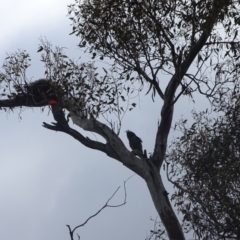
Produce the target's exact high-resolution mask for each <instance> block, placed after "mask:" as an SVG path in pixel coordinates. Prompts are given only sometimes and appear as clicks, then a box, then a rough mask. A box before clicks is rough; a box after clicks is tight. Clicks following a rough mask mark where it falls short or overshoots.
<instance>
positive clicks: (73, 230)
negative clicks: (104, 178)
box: [67, 174, 135, 240]
mask: <svg viewBox="0 0 240 240" xmlns="http://www.w3.org/2000/svg"><path fill="white" fill-rule="evenodd" d="M134 175H135V174H134ZM134 175H132V176H130V177H129V178H128V179H127V180H125V181H124V201H123V203H121V204H118V205H109V204H108V203H109V202H110V201H111V200H112V198H113V197H114V196H115V194H116V193H117V192H118V190H119V189H120V186H119V187H118V188H117V189H116V191H115V192H114V193H113V194H112V196H111V197H110V198H109V199H108V200H107V202H106V203H105V204H104V205H103V206H102V208H100V209H99V210H98V211H97V212H96V213H95V214H93V215H91V216H90V217H89V218H87V220H86V221H85V222H84V223H82V224H80V225H78V226H76V227H75V228H73V229H71V227H70V225H67V227H68V230H69V234H70V237H71V240H74V237H73V234H74V232H75V231H76V230H77V229H78V228H80V227H83V226H84V225H86V224H87V223H88V221H89V220H90V219H92V218H94V217H96V216H97V215H98V214H99V213H100V212H101V211H102V210H103V209H105V208H107V207H121V206H123V205H125V204H126V203H127V190H126V183H127V181H128V180H129V179H130V178H132V177H133V176H134ZM78 238H80V236H79V235H78Z"/></svg>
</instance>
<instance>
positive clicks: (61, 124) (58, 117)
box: [48, 100, 69, 131]
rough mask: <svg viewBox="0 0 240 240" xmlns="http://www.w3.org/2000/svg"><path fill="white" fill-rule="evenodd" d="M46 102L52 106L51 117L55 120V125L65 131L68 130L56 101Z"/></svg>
mask: <svg viewBox="0 0 240 240" xmlns="http://www.w3.org/2000/svg"><path fill="white" fill-rule="evenodd" d="M48 104H49V105H50V106H51V108H52V113H53V117H54V119H55V120H56V122H57V126H59V127H61V128H62V129H63V130H65V131H68V130H69V126H68V122H67V120H66V118H65V115H64V112H63V110H62V108H61V107H60V106H59V104H58V102H57V101H56V100H49V101H48Z"/></svg>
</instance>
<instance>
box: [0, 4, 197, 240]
mask: <svg viewBox="0 0 240 240" xmlns="http://www.w3.org/2000/svg"><path fill="white" fill-rule="evenodd" d="M73 2H74V1H73V0H72V1H71V0H62V1H58V0H44V1H43V0H41V1H32V0H22V1H17V0H9V1H1V2H0V9H1V15H0V23H1V31H0V46H1V51H0V61H1V64H2V63H3V60H4V58H5V57H6V53H12V52H14V51H16V50H17V49H25V50H27V52H28V53H29V54H30V56H31V58H32V66H31V68H30V69H29V71H28V78H29V79H30V78H33V79H38V78H41V77H43V76H44V75H43V73H44V69H43V65H42V64H41V62H40V61H39V59H40V54H39V53H37V49H38V46H39V43H40V42H39V38H40V37H46V38H47V39H48V40H49V41H50V42H51V43H52V44H53V45H57V46H62V47H66V48H67V49H66V53H67V54H68V55H70V56H71V57H73V58H74V59H78V58H79V57H81V61H89V57H88V56H87V55H84V53H83V51H82V50H80V49H79V48H78V47H77V46H76V45H77V44H78V39H77V38H76V37H74V36H69V33H70V32H71V27H70V21H69V20H68V18H67V16H66V15H67V5H68V4H70V3H73ZM164 78H165V79H164V80H168V79H169V78H170V76H165V77H164ZM160 106H161V101H158V100H157V101H156V102H155V103H152V101H151V100H150V97H149V96H147V97H143V98H141V99H140V106H138V107H137V108H136V110H135V111H132V112H129V113H128V114H127V115H126V117H125V118H124V121H123V127H122V132H121V134H120V137H121V138H122V140H123V142H124V143H125V144H126V145H127V146H128V141H127V138H126V135H125V132H124V131H126V130H128V129H130V130H132V131H134V132H135V133H136V134H137V135H138V136H139V137H141V138H142V140H143V145H144V148H146V149H147V150H148V152H151V151H152V149H153V146H154V138H155V135H156V129H157V122H158V119H159V116H160V112H159V109H160ZM192 107H194V105H193V103H192V102H190V101H189V100H188V99H187V98H184V99H183V100H181V101H180V102H179V103H178V104H177V105H176V112H175V115H174V119H179V118H180V117H181V116H182V115H183V116H189V113H190V111H191V109H192ZM21 117H22V120H20V119H19V111H15V112H14V113H11V114H8V115H6V113H5V112H4V111H1V112H0V128H1V138H0V212H1V214H0V226H1V227H0V239H11V240H32V239H34V240H46V239H49V240H50V239H51V240H59V239H70V238H69V233H68V229H67V227H66V224H70V225H71V226H72V227H75V226H76V225H78V224H81V223H83V222H84V221H85V220H86V219H87V218H88V217H89V216H90V215H92V214H94V213H95V212H96V211H98V209H100V208H101V207H102V206H103V205H104V204H105V202H106V201H107V199H108V198H109V197H110V196H111V195H112V193H113V192H114V191H115V190H116V188H117V187H118V186H119V185H122V186H123V181H124V180H126V179H127V178H128V177H129V176H131V175H132V174H133V173H132V172H131V171H130V170H128V169H127V168H125V167H124V166H123V165H121V164H120V163H119V162H117V161H115V160H113V159H110V158H108V157H107V156H106V155H105V154H103V153H101V152H97V151H93V150H90V149H87V148H86V147H84V146H82V145H81V144H80V143H78V142H77V141H76V140H75V139H73V138H71V137H70V136H68V135H66V134H64V133H59V132H53V131H49V130H47V129H45V128H43V127H42V126H41V125H42V122H43V121H45V122H51V121H53V117H52V115H51V114H49V111H48V109H47V108H46V109H45V111H44V113H41V112H40V109H34V110H32V109H26V110H24V111H23V112H22V113H21ZM78 130H79V131H80V132H81V133H84V132H83V131H82V130H81V129H78ZM84 134H85V133H84ZM94 137H97V136H94V135H92V138H94ZM172 137H173V136H172V134H171V136H170V138H172ZM167 186H169V185H168V184H167ZM167 190H168V191H169V192H171V189H169V188H168V187H167ZM123 199H124V192H123V188H121V189H120V191H119V192H118V194H117V195H116V196H115V197H114V199H113V201H112V202H111V203H112V204H114V203H116V204H119V203H121V202H122V201H123ZM156 216H157V213H156V210H155V208H154V206H153V203H152V200H151V197H150V194H149V192H148V189H147V187H146V184H145V182H144V181H143V180H142V179H141V178H140V177H138V176H134V177H133V178H132V179H131V180H129V182H128V183H127V204H126V205H125V206H123V207H120V208H108V209H105V210H104V211H103V212H101V213H100V214H99V215H98V216H97V217H95V218H94V219H92V220H91V221H90V222H89V223H88V224H87V225H86V226H85V227H83V228H80V229H79V230H78V231H77V232H78V233H79V234H80V235H81V239H83V240H94V239H115V240H122V239H145V237H146V236H147V235H148V234H149V230H150V229H153V223H152V222H151V221H150V217H153V218H155V217H156Z"/></svg>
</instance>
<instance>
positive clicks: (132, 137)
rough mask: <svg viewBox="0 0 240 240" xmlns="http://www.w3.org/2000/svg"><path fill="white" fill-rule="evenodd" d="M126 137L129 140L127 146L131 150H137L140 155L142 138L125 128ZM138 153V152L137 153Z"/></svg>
mask: <svg viewBox="0 0 240 240" xmlns="http://www.w3.org/2000/svg"><path fill="white" fill-rule="evenodd" d="M126 132H127V138H128V141H129V146H130V148H131V149H132V150H133V151H136V150H137V151H138V152H139V153H140V154H141V155H143V150H142V140H141V138H139V137H138V136H136V134H135V133H133V132H131V131H129V130H127V131H126ZM138 155H139V154H138Z"/></svg>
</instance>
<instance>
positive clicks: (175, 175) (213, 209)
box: [166, 84, 240, 239]
mask: <svg viewBox="0 0 240 240" xmlns="http://www.w3.org/2000/svg"><path fill="white" fill-rule="evenodd" d="M227 96H228V98H227V97H226V98H224V100H222V101H221V102H220V104H219V105H218V107H216V108H215V110H214V111H215V112H216V113H217V114H218V115H219V116H218V117H217V118H210V117H209V116H208V112H207V111H205V112H201V113H194V114H193V116H194V120H195V122H194V123H193V125H192V126H191V127H190V128H187V126H186V124H187V121H186V120H185V121H182V122H181V123H180V124H179V128H180V129H181V130H182V131H183V135H182V137H180V138H178V139H176V141H174V142H173V143H172V145H171V150H170V151H169V153H168V154H167V157H166V161H167V162H168V164H170V170H169V177H170V181H171V182H172V183H173V184H174V186H175V187H176V189H177V190H176V193H175V194H174V195H173V196H172V198H173V199H174V201H175V205H176V206H177V208H178V210H179V211H180V212H181V213H182V214H183V216H184V218H183V220H184V223H185V229H186V231H190V230H191V229H193V230H194V233H195V234H196V236H197V238H198V239H239V238H240V172H239V168H240V161H239V159H240V145H239V142H240V100H239V87H238V86H237V84H236V86H235V89H234V90H232V92H231V93H229V94H228V95H227Z"/></svg>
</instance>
